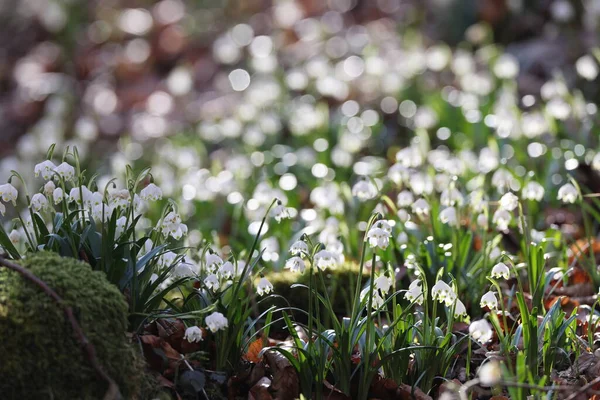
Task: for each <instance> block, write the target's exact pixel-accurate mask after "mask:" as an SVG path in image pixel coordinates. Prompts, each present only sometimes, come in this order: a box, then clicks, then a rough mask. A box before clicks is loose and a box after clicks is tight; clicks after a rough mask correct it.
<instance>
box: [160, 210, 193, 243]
mask: <svg viewBox="0 0 600 400" xmlns="http://www.w3.org/2000/svg"><path fill="white" fill-rule="evenodd" d="M187 231H188V228H187V225H186V224H182V223H181V217H180V216H179V214H177V213H176V212H174V211H171V212H170V213H168V214H167V216H166V217H165V218H164V219H163V222H162V233H163V235H164V236H165V237H167V236H169V235H171V237H173V239H175V240H179V239H181V237H182V236H183V235H185V234H187Z"/></svg>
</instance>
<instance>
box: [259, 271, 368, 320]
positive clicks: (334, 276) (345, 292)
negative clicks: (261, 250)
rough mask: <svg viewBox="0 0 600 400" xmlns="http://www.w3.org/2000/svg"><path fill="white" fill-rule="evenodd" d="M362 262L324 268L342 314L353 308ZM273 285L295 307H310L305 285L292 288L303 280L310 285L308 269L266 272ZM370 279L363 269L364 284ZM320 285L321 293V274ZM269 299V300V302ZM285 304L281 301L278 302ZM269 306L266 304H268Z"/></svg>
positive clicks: (334, 302)
mask: <svg viewBox="0 0 600 400" xmlns="http://www.w3.org/2000/svg"><path fill="white" fill-rule="evenodd" d="M358 271H359V266H358V265H357V264H356V263H345V264H343V265H341V266H339V267H338V268H336V269H329V270H326V271H324V272H323V280H324V283H325V287H326V288H327V293H328V295H329V299H330V300H331V303H332V305H333V310H334V311H335V312H336V313H337V314H338V315H347V314H348V313H349V311H350V306H351V299H352V297H353V296H354V290H355V287H356V283H357V280H358ZM265 277H266V278H267V279H268V280H269V282H271V284H272V285H273V291H274V292H275V294H277V295H280V296H282V297H284V298H285V299H286V300H287V301H288V302H289V303H290V305H291V306H292V307H297V308H300V309H303V310H308V290H307V289H305V288H300V287H295V288H291V285H293V284H296V283H297V284H302V285H306V286H308V284H309V274H308V270H307V271H305V272H304V274H297V273H294V272H291V271H288V270H285V271H278V272H270V273H269V274H267V275H266V276H265ZM368 279H369V272H368V271H367V270H366V268H365V270H364V271H363V276H362V279H361V284H364V283H366V282H367V280H368ZM313 283H314V284H316V285H317V288H318V291H319V293H323V284H322V282H321V280H320V279H319V277H318V276H315V279H314V281H313ZM267 303H268V302H265V306H266V305H270V304H267ZM278 304H279V305H281V302H280V301H279V302H278ZM265 308H266V307H265Z"/></svg>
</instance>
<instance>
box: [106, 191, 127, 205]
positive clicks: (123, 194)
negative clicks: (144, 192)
mask: <svg viewBox="0 0 600 400" xmlns="http://www.w3.org/2000/svg"><path fill="white" fill-rule="evenodd" d="M130 200H131V195H130V194H129V190H127V189H121V190H115V191H113V192H111V193H110V194H109V195H108V204H110V205H111V206H112V207H121V208H125V207H127V206H128V205H129V201H130Z"/></svg>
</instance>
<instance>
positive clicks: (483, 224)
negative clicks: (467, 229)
mask: <svg viewBox="0 0 600 400" xmlns="http://www.w3.org/2000/svg"><path fill="white" fill-rule="evenodd" d="M477 226H479V227H480V228H483V229H487V228H488V217H487V215H485V214H483V213H482V214H479V215H478V216H477Z"/></svg>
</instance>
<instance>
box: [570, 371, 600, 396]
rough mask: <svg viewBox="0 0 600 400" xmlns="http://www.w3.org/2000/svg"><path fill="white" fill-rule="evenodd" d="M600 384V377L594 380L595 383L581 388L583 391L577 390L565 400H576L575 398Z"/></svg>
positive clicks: (592, 382)
mask: <svg viewBox="0 0 600 400" xmlns="http://www.w3.org/2000/svg"><path fill="white" fill-rule="evenodd" d="M598 382H600V376H599V377H597V378H596V379H594V380H593V381H591V382H589V383H588V384H586V385H584V386H582V387H581V389H579V390H577V391H576V392H573V394H571V395H570V396H569V397H567V398H566V399H565V400H574V399H575V398H577V396H579V395H580V394H584V393H586V394H587V392H588V390H590V389H591V388H592V386H594V385H595V384H597V383H598Z"/></svg>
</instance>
